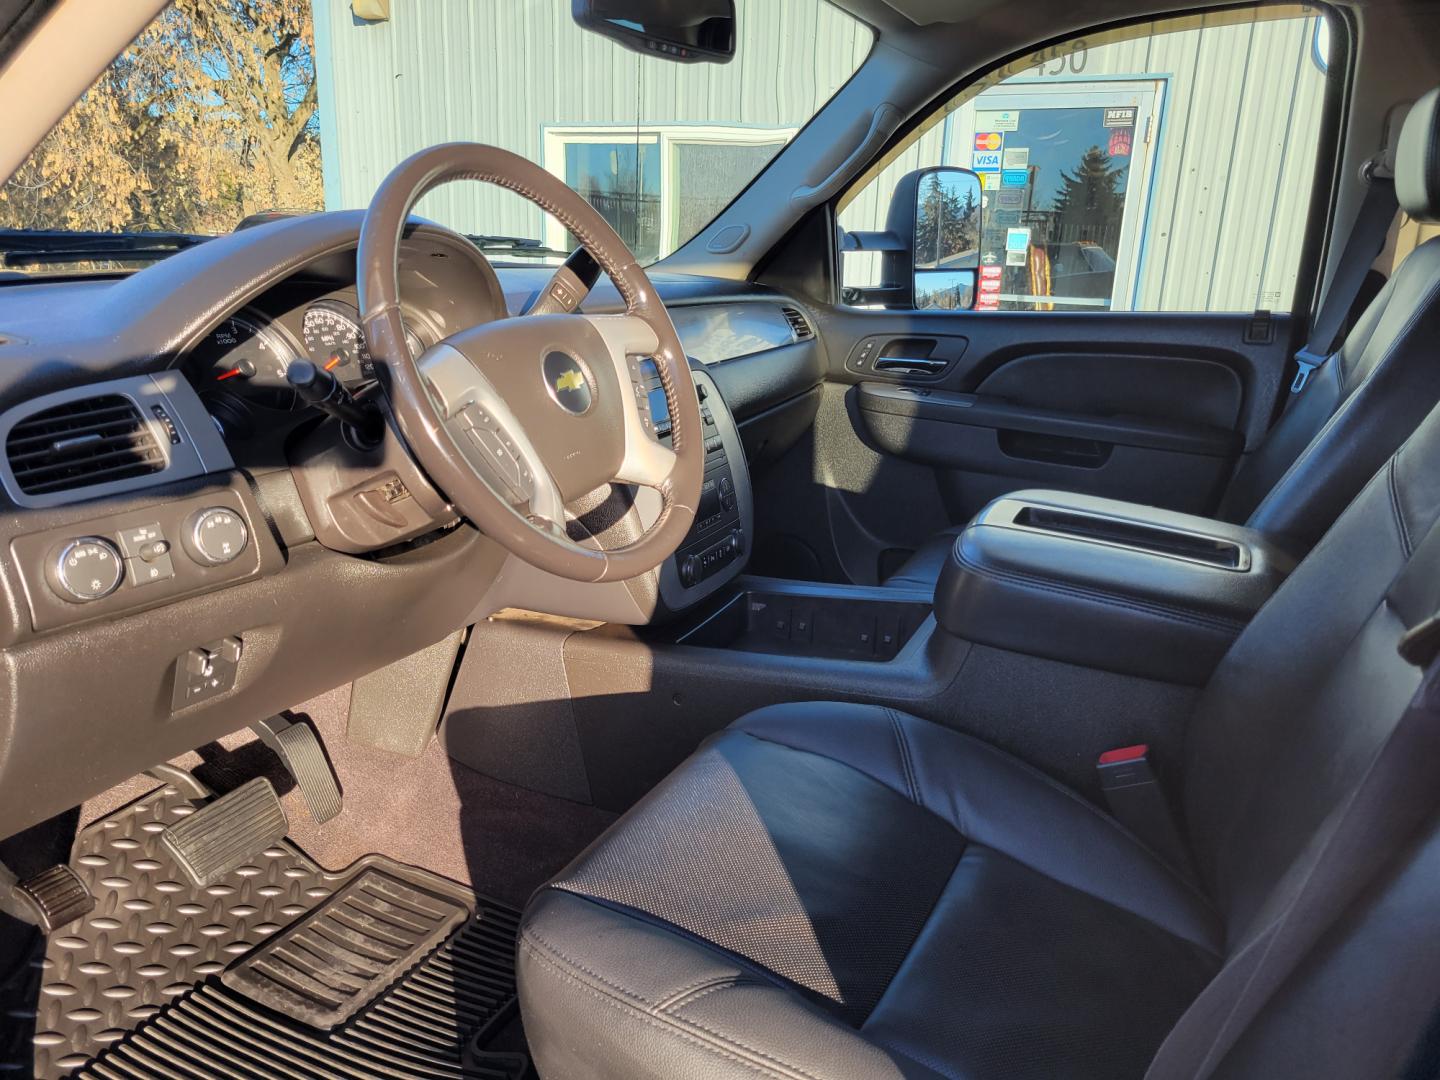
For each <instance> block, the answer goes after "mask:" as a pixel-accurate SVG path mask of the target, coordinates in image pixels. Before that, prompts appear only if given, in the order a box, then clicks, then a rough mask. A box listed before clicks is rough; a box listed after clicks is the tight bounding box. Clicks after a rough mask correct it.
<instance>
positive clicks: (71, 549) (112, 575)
mask: <svg viewBox="0 0 1440 1080" xmlns="http://www.w3.org/2000/svg"><path fill="white" fill-rule="evenodd" d="M123 580H125V566H124V564H123V563H122V561H121V558H120V552H119V551H118V550H117V549H116V547H115V545H114V544H112V543H111V542H110V541H109V540H105V539H102V538H101V537H98V536H82V537H80V538H79V539H76V540H71V541H70V542H69V543H67V544H66V545H65V546H64V547H63V548H61V549H60V554H59V555H58V556H56V559H55V563H54V565H53V566H52V567H51V573H50V584H51V585H52V586H53V587H54V588H55V591H56V592H57V593H59V594H60V596H62V597H64V598H65V599H66V600H69V601H71V602H73V603H78V604H84V603H88V602H89V601H91V600H100V599H103V598H104V597H106V596H109V595H110V594H111V593H113V592H114V591H115V590H116V589H118V588H119V587H120V582H122V581H123Z"/></svg>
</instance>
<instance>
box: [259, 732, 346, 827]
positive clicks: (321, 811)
mask: <svg viewBox="0 0 1440 1080" xmlns="http://www.w3.org/2000/svg"><path fill="white" fill-rule="evenodd" d="M250 729H251V730H252V731H254V732H255V734H257V735H259V736H260V741H261V742H263V743H264V744H265V745H266V746H268V747H269V748H270V749H271V750H274V751H275V753H276V755H277V756H278V757H279V758H280V762H281V764H283V765H284V766H285V768H286V769H287V770H288V771H289V773H290V775H291V776H293V777H294V778H295V786H296V787H298V788H299V789H300V794H301V795H303V796H304V797H305V805H306V806H307V807H309V809H310V816H311V817H312V818H313V819H314V820H315V824H316V825H323V824H325V822H327V821H329V820H330V819H331V818H333V817H334V816H335V815H336V814H338V813H340V784H339V783H338V782H337V781H336V779H335V772H334V770H332V769H331V768H330V761H329V759H328V758H326V756H325V750H324V749H323V748H322V747H321V745H320V740H319V739H318V738H317V737H316V735H315V730H314V729H313V728H312V727H310V725H309V724H295V723H292V722H291V721H289V720H287V719H285V717H283V716H272V717H270V718H269V719H268V720H261V721H260V722H258V723H255V724H251V725H250Z"/></svg>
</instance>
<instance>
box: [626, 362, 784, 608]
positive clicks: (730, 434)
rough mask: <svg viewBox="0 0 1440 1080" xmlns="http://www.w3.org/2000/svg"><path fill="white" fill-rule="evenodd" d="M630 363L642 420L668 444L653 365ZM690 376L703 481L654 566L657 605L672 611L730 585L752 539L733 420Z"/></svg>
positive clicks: (714, 394)
mask: <svg viewBox="0 0 1440 1080" xmlns="http://www.w3.org/2000/svg"><path fill="white" fill-rule="evenodd" d="M630 363H631V371H630V376H631V380H632V383H633V385H634V388H635V394H636V397H637V399H638V403H639V405H640V416H641V419H642V422H644V423H647V424H648V425H649V426H650V429H651V431H652V432H653V434H654V437H655V438H656V439H657V440H658V441H660V442H661V443H663V444H665V445H667V446H668V445H670V443H671V442H672V440H673V433H672V429H671V422H670V411H669V408H668V406H667V404H666V401H665V392H664V390H663V389H662V388H661V386H660V373H659V371H658V370H657V369H656V367H655V362H654V361H653V360H648V359H636V358H633V357H632V358H631V362H630ZM692 375H693V377H694V379H695V392H696V394H697V395H698V396H699V398H700V419H701V420H702V421H703V423H704V429H703V432H702V435H701V437H702V438H703V439H704V442H705V478H704V481H703V482H702V484H701V487H700V502H699V505H698V506H697V507H696V512H695V524H694V525H693V526H691V528H690V532H689V534H688V535H687V536H686V537H685V540H684V541H683V542H682V543H681V544H680V547H679V548H678V549H676V551H675V554H674V555H673V556H672V557H671V558H669V559H667V560H666V561H665V562H664V563H663V564H662V565H661V567H660V601H661V604H662V605H663V606H664V608H666V609H668V610H669V611H672V612H674V611H681V610H683V609H685V608H688V607H691V606H692V605H694V604H695V603H697V602H698V601H700V600H703V599H705V598H706V597H708V596H710V595H712V594H713V593H715V592H716V591H718V590H719V589H720V588H721V587H722V586H724V585H725V584H726V583H728V582H729V581H731V580H732V579H733V578H734V577H735V576H736V575H737V574H738V573H739V572H740V570H741V568H742V567H743V566H744V564H745V560H746V557H747V556H748V555H749V554H750V547H751V544H752V543H753V541H754V520H755V516H754V504H753V501H752V496H751V491H750V473H749V470H748V469H747V468H746V467H745V451H744V448H743V447H742V446H741V443H740V434H739V431H738V429H737V428H736V426H735V419H734V417H732V416H731V415H730V410H729V409H728V408H727V407H726V405H725V400H724V398H722V397H721V395H720V391H719V389H718V388H717V387H716V385H715V382H714V380H713V379H711V378H710V376H709V374H708V373H707V372H705V371H704V370H703V369H699V368H698V366H697V367H695V369H694V370H692Z"/></svg>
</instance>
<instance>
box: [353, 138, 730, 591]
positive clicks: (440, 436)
mask: <svg viewBox="0 0 1440 1080" xmlns="http://www.w3.org/2000/svg"><path fill="white" fill-rule="evenodd" d="M455 180H478V181H482V182H486V183H491V184H495V185H498V186H499V187H503V188H506V189H508V190H511V191H514V192H516V193H518V194H520V195H522V196H524V197H525V198H527V199H529V200H530V201H531V202H533V203H535V204H536V205H537V206H539V207H540V208H541V209H543V210H545V211H546V212H548V213H550V214H551V215H553V216H554V217H555V218H557V219H558V220H559V221H560V222H561V223H562V224H563V225H564V226H565V227H566V228H567V229H568V230H569V231H570V232H571V233H572V234H573V235H574V236H575V237H576V238H577V239H579V241H580V243H581V244H582V245H583V246H584V248H585V249H586V250H587V251H589V252H590V254H591V255H592V256H594V258H595V260H596V261H597V262H598V263H599V264H600V266H601V268H602V269H603V270H604V271H605V272H606V273H607V274H608V275H609V276H610V279H611V281H613V282H614V284H615V287H616V288H617V289H618V290H619V292H620V295H621V297H622V298H623V299H624V301H625V314H624V315H609V316H585V315H546V316H513V317H510V318H504V319H499V320H496V321H495V322H492V323H486V324H482V325H481V326H479V327H474V328H470V329H468V330H465V331H459V332H457V333H455V334H452V335H450V337H448V338H446V339H445V341H442V342H440V343H438V344H437V345H435V346H432V347H431V348H430V349H427V350H426V352H425V354H424V355H423V356H421V357H420V358H418V359H417V358H415V357H413V356H411V354H410V350H409V348H408V346H407V345H406V343H405V328H404V324H403V322H402V320H401V308H400V296H399V273H398V259H399V251H400V240H401V236H402V232H403V230H404V228H405V225H406V222H407V220H408V218H409V216H410V211H411V210H412V209H413V207H414V205H415V203H416V202H418V201H419V200H420V199H421V198H422V197H423V196H424V195H425V194H427V193H428V192H430V191H432V190H433V189H435V188H436V187H439V186H440V185H441V184H446V183H450V182H451V181H455ZM357 261H358V287H359V301H360V312H361V324H362V326H363V328H364V332H365V337H366V342H367V344H368V346H369V348H370V353H371V355H372V356H373V357H374V359H375V360H376V361H377V363H379V364H382V365H384V369H385V373H386V375H387V376H388V378H386V379H384V380H382V383H384V385H385V390H386V394H387V396H388V398H389V403H390V408H391V415H392V416H393V418H394V421H395V425H396V426H397V427H398V429H399V434H400V435H401V437H402V438H403V439H404V441H405V443H406V444H408V446H409V448H410V451H411V453H412V454H413V455H414V456H415V458H416V460H417V461H418V462H419V464H420V465H421V466H422V467H423V468H424V469H425V471H426V472H427V474H428V475H429V476H430V478H431V479H432V480H433V481H434V482H435V483H436V484H437V486H438V487H439V488H440V490H441V491H442V492H444V494H445V496H446V497H447V498H448V499H449V500H450V502H451V503H452V505H454V506H455V508H456V509H457V510H458V511H459V512H460V513H461V514H463V515H464V516H465V517H466V518H467V519H469V520H470V522H471V523H472V524H474V525H475V526H476V527H477V528H479V529H480V530H481V531H483V532H484V533H486V534H487V535H488V536H490V537H491V538H493V539H494V540H496V541H497V542H498V543H500V544H501V545H503V546H504V547H505V548H506V549H508V550H509V551H510V552H512V553H513V554H515V555H516V556H518V557H519V558H521V559H523V560H524V561H526V562H528V563H530V564H531V565H534V566H537V567H539V568H540V569H543V570H547V571H549V572H551V573H553V574H557V575H559V576H561V577H565V578H569V579H572V580H575V581H587V582H598V581H617V580H624V579H627V578H632V577H636V576H638V575H640V574H643V573H646V572H648V571H650V570H653V569H654V568H655V567H657V566H659V565H660V564H661V563H662V562H664V560H665V559H667V558H669V557H670V555H672V554H673V553H674V552H675V550H676V548H678V547H679V545H680V543H681V542H682V541H683V540H684V538H685V536H686V535H687V534H688V532H689V531H690V526H691V524H692V523H693V521H694V518H695V507H696V505H697V503H698V501H699V495H700V484H701V479H702V477H703V474H704V465H705V451H704V438H703V434H702V433H703V428H702V427H701V420H700V405H699V400H698V398H697V396H696V393H695V385H694V382H693V381H692V379H691V377H690V367H689V361H688V360H687V359H686V356H685V351H684V348H683V347H682V346H681V344H680V339H679V337H678V335H677V334H676V332H675V327H674V324H673V323H672V322H671V321H670V316H669V313H668V312H667V311H666V310H665V307H664V305H663V304H661V302H660V299H659V297H658V296H656V294H655V290H654V287H653V286H652V285H651V284H650V279H649V278H648V277H647V276H646V274H645V271H644V270H643V269H642V268H641V267H640V265H639V264H638V263H637V262H636V260H635V256H634V255H633V254H632V253H631V251H630V249H629V248H628V247H627V246H626V244H625V242H624V241H623V240H621V239H620V237H619V236H618V235H617V234H616V232H615V230H614V229H612V228H611V227H610V225H609V223H608V222H606V221H605V219H604V218H603V217H601V216H600V214H599V213H598V212H597V211H596V210H595V209H594V208H593V207H592V206H591V205H590V204H589V203H587V202H586V201H585V200H584V199H583V198H581V197H580V196H579V195H578V194H576V193H575V192H574V191H572V190H571V189H570V188H569V187H567V186H566V185H565V184H564V183H563V182H562V181H560V180H559V179H558V178H556V177H555V176H552V175H551V174H550V173H548V172H546V171H545V170H544V169H542V168H540V167H539V166H537V165H535V164H534V163H533V162H531V161H528V160H527V159H525V158H522V157H520V156H519V155H517V154H513V153H511V152H510V151H508V150H502V149H499V148H498V147H493V146H484V145H482V144H479V143H446V144H443V145H440V146H434V147H431V148H429V149H427V150H422V151H420V152H419V153H417V154H415V155H413V156H411V157H410V158H407V159H406V160H405V161H403V162H401V163H400V164H399V165H398V166H397V167H396V168H395V169H394V170H393V171H392V172H391V173H390V175H389V176H387V177H386V178H385V180H384V181H383V182H382V183H381V184H380V187H379V189H378V190H377V191H376V192H375V197H374V199H373V200H372V201H371V203H370V207H369V209H368V211H367V212H366V214H365V221H364V224H363V225H362V226H361V230H360V244H359V250H358V252H357ZM557 287H563V285H560V284H557V282H556V281H552V282H551V283H550V286H549V288H551V289H554V288H557ZM571 306H573V305H571ZM602 351H603V353H604V355H601V352H602ZM552 354H559V355H561V356H564V357H566V358H569V359H570V360H573V361H575V363H574V364H573V366H570V367H564V364H565V363H566V361H565V360H559V361H557V360H555V359H554V357H553V356H552ZM640 357H645V358H653V360H654V362H655V365H656V368H657V369H658V371H659V375H660V383H661V385H662V387H663V388H664V392H665V399H666V401H667V403H668V405H669V410H670V418H671V424H672V429H671V432H672V434H671V446H670V448H669V449H667V448H666V447H664V446H663V445H661V444H660V443H659V442H658V441H657V440H655V439H654V438H653V437H651V435H650V432H649V430H648V421H647V419H646V417H648V413H642V412H641V409H642V408H643V406H644V401H643V398H638V395H637V394H636V393H635V391H634V390H633V389H632V386H633V375H634V372H635V370H636V369H635V367H634V365H635V363H636V361H637V358H640ZM467 363H468V367H467V366H466V365H467ZM557 364H558V365H559V366H561V367H563V371H562V372H561V375H560V377H559V379H558V380H557V379H556V378H555V377H554V376H553V371H554V369H555V366H556V365H557ZM529 367H533V368H534V369H535V372H534V376H535V377H534V378H533V380H531V381H533V386H534V388H535V389H534V392H533V394H532V390H531V381H525V380H527V379H529V374H528V368H529ZM577 372H578V373H580V374H577ZM582 377H583V382H584V384H585V385H587V386H588V391H589V392H588V394H584V395H582V396H584V397H585V400H586V401H587V402H589V404H587V405H586V407H585V409H584V410H579V411H577V408H576V407H575V406H573V405H571V404H570V403H569V401H568V398H567V399H566V403H565V404H563V405H562V404H561V398H562V396H563V395H564V394H565V391H566V390H567V389H573V390H574V391H575V392H576V394H580V393H581V390H582V387H581V381H582ZM492 384H497V385H502V386H505V387H508V388H509V389H510V390H511V391H512V394H511V397H512V398H514V397H517V396H518V397H523V398H524V401H514V400H510V401H506V400H502V398H504V397H505V395H503V394H500V393H497V392H495V389H494V386H492ZM557 386H558V387H559V389H558V391H557V390H556V389H554V387H557ZM542 392H543V393H545V394H547V395H548V398H549V401H550V402H551V403H553V404H554V406H555V407H554V409H553V413H554V415H553V416H552V415H551V413H550V412H546V411H545V409H547V408H549V405H547V404H545V403H542V402H541V401H540V399H539V397H536V396H534V395H535V394H540V393H542ZM611 395H615V396H616V398H617V399H618V400H609V399H610V396H611ZM572 396H574V395H572ZM637 398H638V399H637ZM512 406H513V408H512ZM521 415H527V416H529V417H530V418H531V421H532V422H531V424H530V425H529V427H537V425H538V427H540V428H543V429H544V430H537V431H535V432H531V431H528V430H525V428H526V425H525V424H524V423H523V422H522V421H521V420H520V416H521ZM616 423H619V424H620V426H621V430H620V431H619V432H618V436H619V438H621V439H622V440H623V445H622V446H620V447H619V448H618V449H617V447H616V446H615V445H614V444H613V440H612V436H611V435H606V434H605V432H606V431H607V430H610V429H611V428H613V427H614V426H615V424H616ZM613 434H616V433H613V432H612V435H613ZM532 435H534V436H535V438H534V439H533V440H532V437H531V436H532ZM572 442H573V443H574V444H575V445H574V446H573V448H571V443H572ZM501 444H503V446H502V445H501ZM537 444H539V445H543V446H545V447H546V448H547V449H549V451H550V453H549V454H548V455H547V454H545V453H542V452H541V451H540V450H539V449H537ZM477 445H478V446H480V447H481V449H479V450H477ZM490 446H493V447H494V449H493V451H491V450H488V449H486V448H487V447H490ZM505 447H508V448H509V457H508V458H507V456H506V454H507V451H506V449H505ZM497 454H498V455H499V456H498V458H497V456H496V455H497ZM617 454H618V459H617ZM612 463H613V464H614V468H613V474H612V475H610V476H608V477H607V476H603V473H605V472H612V469H611V467H610V466H611V464H612ZM587 469H588V470H589V471H588V472H587V471H586V470H587ZM597 469H598V470H599V471H598V472H597V471H596V470H597ZM517 472H518V476H519V479H518V480H517V479H516V476H517ZM542 474H543V475H542ZM487 476H489V477H490V478H489V479H487ZM593 476H601V483H605V482H611V483H614V482H619V483H634V484H640V485H643V486H646V487H653V488H654V489H655V490H656V491H657V492H658V493H659V495H660V499H661V510H660V514H659V516H658V518H657V519H656V520H655V522H654V523H653V524H652V525H651V526H650V527H649V528H648V529H647V530H646V531H645V532H644V534H643V535H641V536H640V537H638V538H637V539H636V540H634V541H633V542H631V543H629V544H626V545H624V546H622V547H618V548H615V549H613V550H608V551H606V550H601V549H597V548H589V547H583V546H581V545H579V544H577V543H575V542H574V541H573V540H571V539H569V537H568V536H567V535H566V534H565V531H564V520H563V503H564V502H565V501H569V500H570V499H571V498H574V497H577V495H578V494H583V492H576V491H575V490H574V488H575V487H576V485H579V486H584V485H585V484H586V483H589V481H590V480H591V479H592V477H593ZM497 477H499V478H500V480H501V481H502V482H501V483H495V482H494V481H495V479H496V478H497ZM527 484H528V488H527V486H526V485H527ZM552 486H553V490H551V487H552ZM600 486H601V484H600V483H597V484H594V485H593V487H592V488H591V490H594V489H595V488H598V487H600ZM497 488H499V489H501V490H497ZM537 505H541V506H543V507H544V508H545V509H543V510H537V509H536V506H537ZM557 507H558V508H557ZM537 519H539V520H537Z"/></svg>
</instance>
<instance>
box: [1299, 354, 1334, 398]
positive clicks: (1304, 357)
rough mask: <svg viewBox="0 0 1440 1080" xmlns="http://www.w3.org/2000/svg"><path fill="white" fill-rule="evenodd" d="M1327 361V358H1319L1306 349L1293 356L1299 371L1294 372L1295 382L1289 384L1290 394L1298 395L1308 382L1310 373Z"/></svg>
mask: <svg viewBox="0 0 1440 1080" xmlns="http://www.w3.org/2000/svg"><path fill="white" fill-rule="evenodd" d="M1329 359H1330V358H1329V357H1328V356H1320V355H1319V354H1318V353H1313V352H1311V351H1310V350H1309V349H1308V348H1305V349H1301V350H1300V351H1299V352H1297V353H1296V354H1295V363H1296V365H1298V367H1299V369H1300V370H1298V371H1297V372H1295V381H1294V382H1292V383H1291V384H1290V393H1292V394H1298V393H1300V391H1301V390H1304V389H1305V384H1306V383H1307V382H1309V381H1310V373H1311V372H1312V371H1314V370H1315V369H1316V368H1318V367H1320V365H1322V364H1323V363H1325V361H1326V360H1329Z"/></svg>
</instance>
